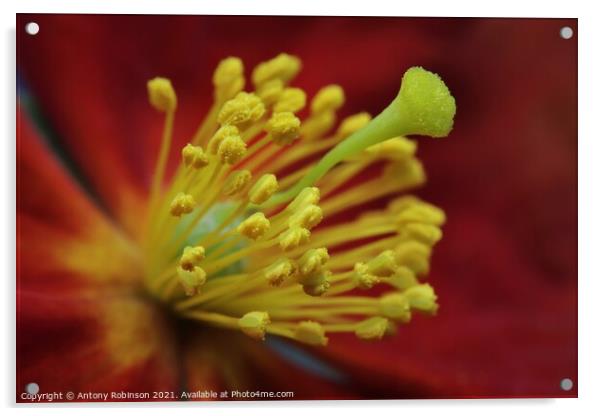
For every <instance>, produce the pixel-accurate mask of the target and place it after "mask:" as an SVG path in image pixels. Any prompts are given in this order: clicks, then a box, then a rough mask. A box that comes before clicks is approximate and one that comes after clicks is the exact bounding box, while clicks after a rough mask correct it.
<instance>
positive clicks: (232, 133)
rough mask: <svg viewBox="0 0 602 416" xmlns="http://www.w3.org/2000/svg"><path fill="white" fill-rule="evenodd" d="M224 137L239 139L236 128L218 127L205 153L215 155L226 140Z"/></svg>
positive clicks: (238, 132)
mask: <svg viewBox="0 0 602 416" xmlns="http://www.w3.org/2000/svg"><path fill="white" fill-rule="evenodd" d="M226 137H240V131H239V130H238V128H237V127H236V126H222V127H220V128H219V129H218V130H217V131H216V132H215V134H214V135H213V137H211V140H209V144H208V146H207V151H208V152H209V153H211V154H212V155H216V154H217V152H218V150H219V146H220V145H221V144H222V142H223V141H224V140H225V139H226Z"/></svg>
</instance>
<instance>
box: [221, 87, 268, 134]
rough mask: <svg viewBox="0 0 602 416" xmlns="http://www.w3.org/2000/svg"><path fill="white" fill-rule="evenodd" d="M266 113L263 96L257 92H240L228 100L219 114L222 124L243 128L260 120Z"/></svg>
mask: <svg viewBox="0 0 602 416" xmlns="http://www.w3.org/2000/svg"><path fill="white" fill-rule="evenodd" d="M264 113H265V106H264V105H263V101H261V98H259V97H258V96H256V95H255V94H250V93H246V92H239V93H238V94H237V95H236V97H234V98H232V99H231V100H228V101H226V103H225V104H224V106H223V107H222V109H221V111H220V112H219V114H218V116H217V121H218V122H219V123H220V124H221V125H232V126H236V127H238V128H239V129H241V130H244V129H245V128H247V127H249V126H250V125H251V124H252V123H254V122H256V121H257V120H259V119H260V118H261V117H262V116H263V114H264Z"/></svg>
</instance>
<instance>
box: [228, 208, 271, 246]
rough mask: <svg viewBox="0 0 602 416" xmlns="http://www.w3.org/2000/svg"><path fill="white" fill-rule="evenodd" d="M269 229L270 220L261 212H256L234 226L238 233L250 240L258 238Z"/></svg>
mask: <svg viewBox="0 0 602 416" xmlns="http://www.w3.org/2000/svg"><path fill="white" fill-rule="evenodd" d="M269 229H270V220H268V219H267V218H266V217H265V215H264V214H263V212H256V213H255V214H253V215H251V216H250V217H249V218H247V219H246V220H244V221H243V222H241V223H240V225H239V226H238V227H237V228H236V231H238V232H239V233H240V234H242V235H244V236H245V237H247V238H249V239H251V240H258V239H260V238H261V237H263V235H264V234H265V233H266V232H267V231H268V230H269Z"/></svg>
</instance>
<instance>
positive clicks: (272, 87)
mask: <svg viewBox="0 0 602 416" xmlns="http://www.w3.org/2000/svg"><path fill="white" fill-rule="evenodd" d="M283 91H284V83H283V82H282V80H281V79H273V80H270V81H268V82H266V83H264V84H263V85H262V86H261V87H259V88H258V89H257V95H258V96H259V98H261V101H263V103H264V104H265V106H266V107H269V106H272V105H274V104H276V102H278V100H279V99H280V96H281V95H282V92H283Z"/></svg>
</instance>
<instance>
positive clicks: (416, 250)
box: [395, 241, 431, 276]
mask: <svg viewBox="0 0 602 416" xmlns="http://www.w3.org/2000/svg"><path fill="white" fill-rule="evenodd" d="M430 257H431V248H430V247H429V246H427V245H425V244H422V243H419V242H417V241H404V242H403V243H400V244H399V245H398V246H397V247H395V260H396V261H397V263H398V264H400V265H403V266H406V267H407V268H409V269H410V270H412V271H413V272H414V273H416V274H417V275H419V276H421V275H424V274H427V273H428V271H429V260H430Z"/></svg>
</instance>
